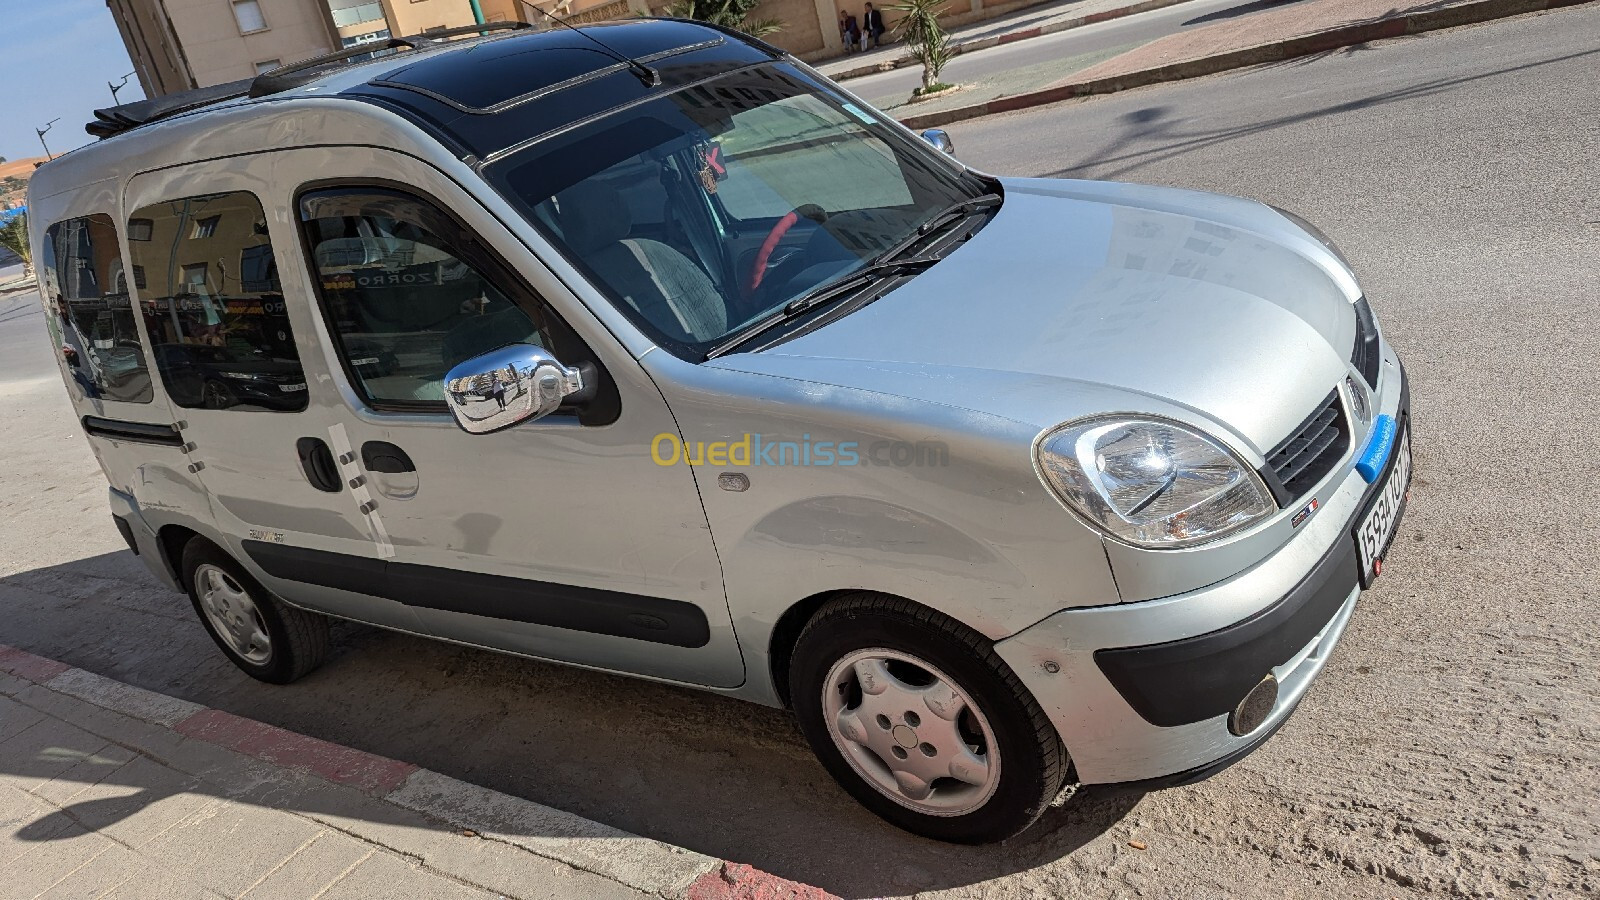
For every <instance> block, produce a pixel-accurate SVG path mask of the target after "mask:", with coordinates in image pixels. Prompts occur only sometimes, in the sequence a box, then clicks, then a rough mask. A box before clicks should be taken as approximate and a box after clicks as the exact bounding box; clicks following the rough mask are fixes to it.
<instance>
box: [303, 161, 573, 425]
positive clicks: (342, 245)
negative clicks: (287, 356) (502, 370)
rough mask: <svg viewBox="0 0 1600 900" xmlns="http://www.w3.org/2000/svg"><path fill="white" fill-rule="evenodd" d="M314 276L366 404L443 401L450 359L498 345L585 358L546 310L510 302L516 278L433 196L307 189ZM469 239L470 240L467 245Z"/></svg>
mask: <svg viewBox="0 0 1600 900" xmlns="http://www.w3.org/2000/svg"><path fill="white" fill-rule="evenodd" d="M300 218H301V222H302V223H303V226H302V227H303V228H304V230H305V234H306V239H307V243H308V244H309V245H310V247H311V251H312V254H311V255H312V261H313V266H314V267H315V273H314V276H313V282H314V284H315V285H316V288H317V293H318V295H319V296H320V297H321V301H322V306H323V314H324V316H326V318H327V321H328V325H329V329H330V330H331V331H332V332H333V335H334V340H335V341H336V342H337V344H338V350H339V354H340V355H341V356H342V357H343V359H344V363H345V368H346V371H348V372H349V373H351V377H352V380H353V381H354V382H355V385H354V386H355V387H356V389H357V390H358V391H360V392H361V393H362V394H363V395H364V397H365V398H366V399H367V401H368V402H369V403H371V404H372V405H374V406H376V407H380V408H383V407H388V408H431V407H434V406H437V407H438V408H439V409H441V410H442V409H443V408H444V377H445V373H447V372H448V371H449V370H450V369H451V367H453V366H455V365H456V364H457V363H460V362H464V361H466V360H468V359H471V358H472V357H474V356H477V355H479V354H482V353H486V352H488V351H490V350H494V349H496V348H499V347H504V346H505V345H507V344H515V343H528V344H536V345H538V346H541V347H547V348H550V350H551V351H552V352H553V353H554V354H555V356H556V357H557V358H558V359H561V360H562V361H563V362H567V363H568V364H569V365H571V364H573V363H572V362H570V361H575V360H583V359H588V358H590V356H591V354H590V353H589V351H588V348H587V347H585V346H583V345H582V344H581V342H579V341H578V339H577V338H576V336H575V335H572V333H571V332H570V331H568V330H567V328H566V325H565V323H563V322H562V321H561V320H560V319H559V318H558V317H557V316H556V315H555V313H554V312H553V311H552V310H550V309H548V308H547V307H546V306H545V305H544V304H543V303H542V302H541V301H538V300H536V299H531V298H530V300H529V301H528V302H530V303H532V304H534V311H533V312H531V313H530V312H529V311H528V310H526V309H525V308H524V306H522V305H518V304H517V303H514V302H513V301H512V300H511V297H510V296H509V295H508V292H516V291H517V288H516V287H514V285H515V284H516V282H515V280H514V277H512V276H510V275H508V274H507V273H506V272H505V271H504V270H503V269H502V268H501V267H500V264H499V263H497V262H495V261H494V260H493V258H491V257H487V256H485V255H484V254H483V251H482V249H481V243H479V242H478V240H477V239H476V238H474V237H472V236H471V235H470V234H468V233H466V232H465V230H464V228H463V227H462V226H461V225H459V224H457V223H456V222H455V221H454V220H453V219H451V218H449V217H448V216H446V215H445V214H444V213H442V212H440V211H439V210H438V209H437V208H435V207H434V206H433V205H432V204H430V203H428V202H426V201H424V200H421V199H419V198H417V197H413V196H411V195H408V194H403V193H400V192H398V191H388V190H383V189H377V188H370V189H330V190H325V191H317V192H314V193H310V194H306V195H305V196H303V197H302V198H301V200H300ZM474 247H476V248H477V249H473V248H474Z"/></svg>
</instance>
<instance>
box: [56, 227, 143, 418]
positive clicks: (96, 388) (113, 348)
mask: <svg viewBox="0 0 1600 900" xmlns="http://www.w3.org/2000/svg"><path fill="white" fill-rule="evenodd" d="M41 249H42V254H41V255H42V256H43V259H42V260H41V261H40V263H41V264H40V266H39V275H40V279H41V280H42V281H43V282H44V289H45V299H46V305H47V306H48V307H49V313H50V314H49V316H47V320H48V325H49V330H50V336H51V338H52V339H53V340H54V341H55V344H56V346H57V348H58V350H59V352H60V353H61V355H62V357H63V358H64V359H65V360H66V363H67V370H68V371H69V372H70V373H71V375H72V379H73V381H75V382H77V384H78V386H79V388H80V389H82V391H83V393H84V395H85V396H86V397H88V398H90V399H92V400H116V401H120V402H123V403H149V402H150V397H151V389H150V370H149V364H148V362H147V361H146V358H145V352H144V347H143V346H142V345H141V344H140V343H139V330H138V328H137V327H136V326H135V324H134V316H133V306H132V303H131V302H130V300H129V297H128V278H127V277H126V273H124V272H123V268H122V255H121V253H120V252H119V250H118V248H117V227H116V225H115V224H114V223H113V222H112V221H111V217H110V216H106V215H99V214H96V215H92V216H85V217H83V218H79V219H67V220H65V221H62V222H57V223H56V224H54V225H52V226H50V230H49V231H46V232H45V241H44V247H43V248H41Z"/></svg>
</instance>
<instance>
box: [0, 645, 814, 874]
mask: <svg viewBox="0 0 1600 900" xmlns="http://www.w3.org/2000/svg"><path fill="white" fill-rule="evenodd" d="M0 873H3V874H0V897H4V898H8V900H9V898H38V900H42V898H47V897H48V898H66V897H97V898H106V900H111V898H160V900H186V898H214V897H229V898H249V900H270V898H286V900H289V898H296V900H298V898H313V897H314V898H319V900H334V898H345V897H349V898H362V897H384V898H427V900H471V898H490V897H516V898H539V900H545V898H585V900H588V898H595V900H637V898H645V897H656V898H687V900H735V898H746V897H756V896H761V897H770V898H774V900H778V898H794V900H823V898H826V897H827V896H828V895H827V894H825V893H824V892H822V891H821V890H819V889H817V888H813V887H809V886H807V885H800V884H796V883H794V882H789V881H785V880H783V879H779V878H776V877H773V876H771V875H768V874H766V873H764V872H760V871H759V870H756V869H753V868H751V867H749V866H741V865H736V864H732V863H726V862H723V861H722V860H717V859H713V858H711V857H707V856H704V855H701V854H698V853H694V852H691V851H688V850H684V849H682V848H679V847H673V846H670V845H667V844H662V843H660V842H658V841H652V840H649V839H646V838H641V837H637V836H635V835H631V834H627V833H625V832H622V831H618V830H616V829H612V828H609V827H607V826H604V825H600V824H598V823H595V822H591V821H588V820H586V819H583V818H580V817H578V816H574V815H571V814H568V813H563V812H560V811H558V810H553V809H550V808H548V807H543V806H540V805H538V804H535V803H532V802H529V801H526V800H522V799H520V798H516V797H511V796H509V795H506V794H500V793H497V792H495V791H490V790H488V789H485V788H480V787H477V786H475V785H470V784H467V783H465V782H461V781H457V780H455V779H452V778H448V777H446V776H443V775H440V774H438V773H435V772H430V771H428V770H426V769H419V768H418V767H416V766H413V765H409V764H407V763H403V762H398V761H395V760H390V759H385V758H383V757H379V756H374V755H372V754H368V753H363V752H361V751H359V750H355V749H352V748H348V747H340V746H338V745H334V744H329V743H326V742H324V741H319V740H316V739H314V738H308V737H305V736H302V735H297V734H294V733H291V732H287V731H283V730H282V729H278V728H273V727H271V726H268V725H263V724H261V723H258V722H253V721H250V720H247V719H241V718H239V717H237V716H233V715H230V714H228V713H223V712H220V711H218V710H213V709H207V708H205V707H201V706H198V705H196V704H193V703H189V702H187V701H183V700H178V699H175V698H172V697H167V696H164V695H161V694H156V693H152V692H150V691H145V690H142V689H139V688H135V687H131V686H129V685H124V684H121V683H120V682H116V681H112V680H110V679H107V678H103V677H101V676H99V675H94V674H92V673H89V672H85V671H83V670H80V669H74V668H71V667H69V666H67V665H65V664H64V663H59V662H55V661H53V660H48V659H44V658H41V657H38V656H34V655H32V654H28V653H24V652H22V651H18V650H15V649H13V648H10V647H6V646H3V645H0Z"/></svg>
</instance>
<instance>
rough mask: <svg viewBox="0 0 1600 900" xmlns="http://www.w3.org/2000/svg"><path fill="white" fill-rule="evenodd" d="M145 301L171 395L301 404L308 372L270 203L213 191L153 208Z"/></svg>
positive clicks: (187, 400)
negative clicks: (287, 300) (281, 270)
mask: <svg viewBox="0 0 1600 900" xmlns="http://www.w3.org/2000/svg"><path fill="white" fill-rule="evenodd" d="M134 218H135V219H138V220H148V221H149V223H150V224H149V225H148V226H147V228H148V234H149V239H148V240H147V241H140V242H138V243H133V244H130V245H129V247H130V256H132V263H133V266H134V271H135V273H136V275H137V274H138V273H141V272H142V277H143V283H144V285H148V287H147V288H145V287H143V285H141V286H140V287H141V288H142V289H140V290H139V308H140V310H142V311H143V313H144V323H145V331H146V332H147V333H148V334H149V336H150V343H151V354H152V355H153V356H154V357H155V359H156V366H157V368H159V369H160V371H161V378H162V381H163V382H165V384H166V387H167V393H168V394H169V395H170V396H171V397H172V402H173V403H175V404H177V405H178V406H182V407H185V408H190V409H195V408H204V409H232V410H248V411H274V412H295V411H298V410H302V409H305V407H306V378H305V373H304V371H303V370H302V369H301V366H300V354H299V351H298V349H297V348H296V347H295V341H294V332H293V330H292V329H291V328H290V326H289V315H288V311H287V309H286V308H285V306H284V302H283V292H282V290H281V289H280V287H279V285H278V269H277V263H276V262H275V256H274V254H273V252H272V244H271V242H270V241H269V240H268V239H267V221H266V216H265V214H263V212H262V210H261V203H260V202H259V201H257V200H256V198H255V197H254V196H253V195H252V194H249V193H246V192H243V191H240V192H236V193H231V194H210V195H206V196H201V197H189V198H186V199H183V200H174V201H171V202H168V203H158V204H156V205H154V206H147V207H145V208H144V209H141V210H139V211H137V212H136V213H134Z"/></svg>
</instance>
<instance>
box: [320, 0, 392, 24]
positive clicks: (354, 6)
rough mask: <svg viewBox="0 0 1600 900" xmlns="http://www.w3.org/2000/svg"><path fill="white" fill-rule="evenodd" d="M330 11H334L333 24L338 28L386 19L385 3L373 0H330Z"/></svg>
mask: <svg viewBox="0 0 1600 900" xmlns="http://www.w3.org/2000/svg"><path fill="white" fill-rule="evenodd" d="M328 11H329V12H331V13H333V24H334V25H335V26H336V27H338V28H349V27H350V26H352V25H360V24H362V23H365V22H382V21H384V15H383V4H382V3H375V2H373V0H328Z"/></svg>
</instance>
